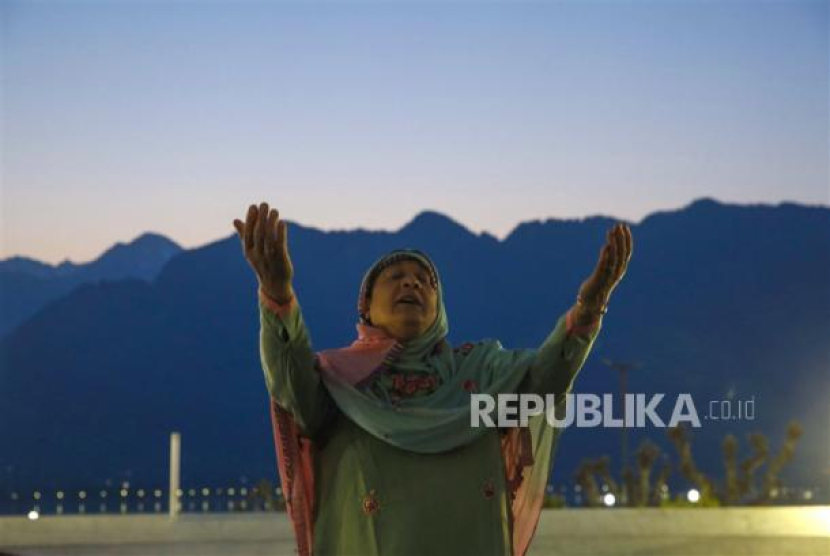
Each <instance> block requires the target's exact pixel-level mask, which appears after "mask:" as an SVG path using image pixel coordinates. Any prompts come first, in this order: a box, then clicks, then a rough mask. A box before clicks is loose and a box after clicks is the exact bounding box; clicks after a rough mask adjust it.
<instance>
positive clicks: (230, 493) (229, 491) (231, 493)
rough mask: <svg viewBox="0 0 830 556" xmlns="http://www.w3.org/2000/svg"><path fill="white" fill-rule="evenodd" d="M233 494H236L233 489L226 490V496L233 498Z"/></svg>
mask: <svg viewBox="0 0 830 556" xmlns="http://www.w3.org/2000/svg"><path fill="white" fill-rule="evenodd" d="M235 493H236V491H235V490H234V489H232V488H229V489H228V496H233V495H234V494H235Z"/></svg>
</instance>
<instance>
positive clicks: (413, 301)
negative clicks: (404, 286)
mask: <svg viewBox="0 0 830 556" xmlns="http://www.w3.org/2000/svg"><path fill="white" fill-rule="evenodd" d="M397 303H400V304H404V305H414V306H416V307H422V306H423V304H422V303H421V300H420V299H418V298H417V297H416V296H414V295H404V296H402V297H401V298H399V299H398V301H397Z"/></svg>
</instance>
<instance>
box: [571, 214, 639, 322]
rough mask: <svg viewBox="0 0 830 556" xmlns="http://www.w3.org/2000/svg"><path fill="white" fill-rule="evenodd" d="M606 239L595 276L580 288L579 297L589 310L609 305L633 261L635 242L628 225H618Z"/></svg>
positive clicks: (610, 231)
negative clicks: (632, 254) (609, 300)
mask: <svg viewBox="0 0 830 556" xmlns="http://www.w3.org/2000/svg"><path fill="white" fill-rule="evenodd" d="M606 238H607V241H606V243H605V245H604V246H603V247H602V250H601V251H600V255H599V262H598V263H597V266H596V268H595V269H594V272H593V274H591V276H590V277H588V279H587V280H585V281H584V282H583V283H582V286H581V287H580V288H579V296H580V297H581V298H582V300H583V304H584V305H585V308H586V309H588V310H592V309H596V310H599V309H600V308H602V307H604V306H605V305H606V304H607V303H608V299H609V298H610V297H611V292H612V291H613V290H614V288H615V287H616V286H617V284H619V283H620V280H622V277H623V276H625V271H626V269H627V268H628V261H629V260H630V259H631V250H632V247H633V240H632V239H631V229H630V228H629V227H628V226H627V225H625V224H617V225H616V226H614V227H613V228H611V229H610V230H609V231H608V234H607V236H606Z"/></svg>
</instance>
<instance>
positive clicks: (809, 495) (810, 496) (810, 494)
mask: <svg viewBox="0 0 830 556" xmlns="http://www.w3.org/2000/svg"><path fill="white" fill-rule="evenodd" d="M804 499H805V500H812V499H813V491H812V490H805V491H804Z"/></svg>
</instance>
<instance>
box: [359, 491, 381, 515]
mask: <svg viewBox="0 0 830 556" xmlns="http://www.w3.org/2000/svg"><path fill="white" fill-rule="evenodd" d="M362 506H363V513H364V514H366V515H374V514H375V513H377V511H378V510H379V509H380V502H379V501H378V499H377V497H376V496H375V490H374V489H372V490H370V491H369V494H366V495H364V496H363V504H362Z"/></svg>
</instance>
